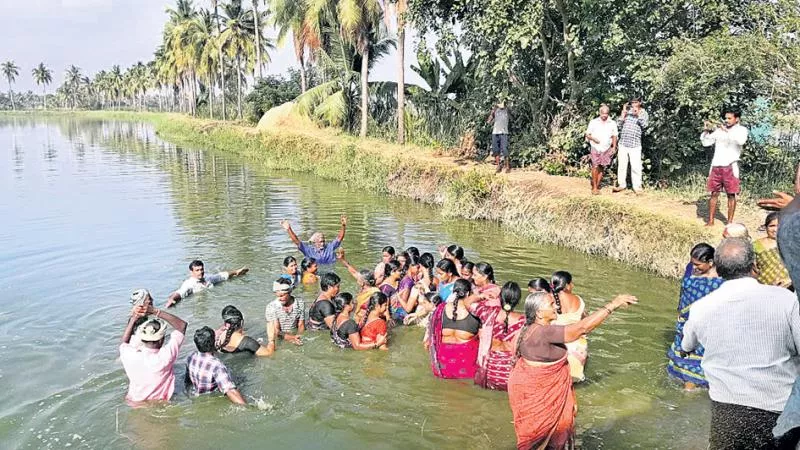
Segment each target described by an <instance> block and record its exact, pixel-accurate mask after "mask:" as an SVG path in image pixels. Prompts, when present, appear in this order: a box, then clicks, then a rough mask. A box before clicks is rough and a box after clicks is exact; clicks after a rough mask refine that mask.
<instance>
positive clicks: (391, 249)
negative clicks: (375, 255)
mask: <svg viewBox="0 0 800 450" xmlns="http://www.w3.org/2000/svg"><path fill="white" fill-rule="evenodd" d="M381 253H388V254H390V255H391V256H392V257H394V254H395V251H394V247H392V246H391V245H387V246H386V247H383V250H381Z"/></svg>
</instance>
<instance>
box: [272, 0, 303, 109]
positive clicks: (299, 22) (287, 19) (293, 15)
mask: <svg viewBox="0 0 800 450" xmlns="http://www.w3.org/2000/svg"><path fill="white" fill-rule="evenodd" d="M270 5H271V8H272V14H273V15H272V17H273V25H275V26H276V27H278V45H283V42H284V40H285V39H286V35H287V34H289V33H292V41H293V43H294V54H295V56H296V57H297V61H298V63H299V64H300V92H301V93H305V92H306V90H307V89H308V80H307V77H306V63H305V55H306V49H307V47H308V42H307V41H308V35H309V33H308V31H307V26H306V25H307V22H306V14H307V11H308V6H307V4H306V1H305V0H272V2H271V3H270Z"/></svg>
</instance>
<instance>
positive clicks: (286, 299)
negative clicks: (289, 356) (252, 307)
mask: <svg viewBox="0 0 800 450" xmlns="http://www.w3.org/2000/svg"><path fill="white" fill-rule="evenodd" d="M272 291H273V292H275V297H277V298H276V299H275V300H273V301H271V302H270V303H268V304H267V309H266V312H265V317H266V319H267V338H268V339H269V344H268V348H271V349H273V350H274V349H275V347H276V345H277V342H278V338H279V337H282V338H283V339H284V340H286V341H288V342H292V343H294V344H296V345H302V343H303V342H302V341H301V340H300V335H302V334H303V332H304V331H305V330H306V319H307V318H308V312H307V311H306V306H305V304H304V303H303V301H302V300H300V299H297V298H295V297H294V296H292V285H291V282H290V281H289V280H287V279H286V278H278V279H277V280H276V281H275V282H274V283H272Z"/></svg>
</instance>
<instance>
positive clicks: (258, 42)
mask: <svg viewBox="0 0 800 450" xmlns="http://www.w3.org/2000/svg"><path fill="white" fill-rule="evenodd" d="M253 20H254V21H255V26H256V30H255V31H256V73H257V74H258V78H259V79H260V78H264V74H263V73H262V71H261V26H260V25H259V23H258V0H253Z"/></svg>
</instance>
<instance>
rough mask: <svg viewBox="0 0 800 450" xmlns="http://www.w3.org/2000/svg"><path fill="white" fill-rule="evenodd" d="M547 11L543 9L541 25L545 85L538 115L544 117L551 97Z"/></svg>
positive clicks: (540, 34)
mask: <svg viewBox="0 0 800 450" xmlns="http://www.w3.org/2000/svg"><path fill="white" fill-rule="evenodd" d="M545 15H546V12H545V11H542V23H541V26H540V27H539V39H540V40H541V41H542V59H543V60H544V74H543V75H544V87H543V88H542V101H541V102H540V103H539V113H538V116H539V117H542V115H543V114H544V112H545V110H546V108H547V100H548V99H549V98H550V64H551V61H550V49H549V48H547V44H548V42H547V33H545V29H544V27H545V24H546V21H545V18H546V16H545Z"/></svg>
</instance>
